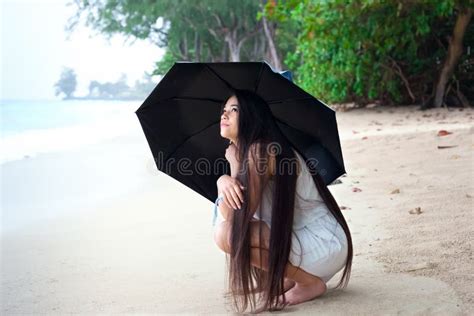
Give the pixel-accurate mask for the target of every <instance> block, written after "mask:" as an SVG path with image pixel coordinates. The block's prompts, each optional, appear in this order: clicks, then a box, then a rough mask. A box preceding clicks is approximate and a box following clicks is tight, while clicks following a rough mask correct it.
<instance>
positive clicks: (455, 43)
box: [433, 8, 472, 108]
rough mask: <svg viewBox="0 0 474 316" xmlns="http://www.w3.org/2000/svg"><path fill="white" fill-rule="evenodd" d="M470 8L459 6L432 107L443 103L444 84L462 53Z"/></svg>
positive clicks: (470, 13)
mask: <svg viewBox="0 0 474 316" xmlns="http://www.w3.org/2000/svg"><path fill="white" fill-rule="evenodd" d="M471 16H472V10H471V8H463V9H462V8H460V9H459V14H458V17H457V19H456V24H455V25H454V30H453V35H452V37H451V38H450V39H449V47H448V55H447V56H446V60H445V62H444V64H443V68H442V69H441V73H440V75H439V79H438V82H437V84H436V87H435V89H436V90H435V97H434V101H433V106H434V107H437V108H439V107H441V106H442V105H443V103H444V94H445V90H446V84H447V82H448V81H449V79H450V78H451V75H452V74H453V72H454V69H455V67H456V65H457V64H458V61H459V57H461V54H462V50H463V47H462V41H463V38H464V33H465V32H466V28H467V26H468V25H469V21H470V20H471Z"/></svg>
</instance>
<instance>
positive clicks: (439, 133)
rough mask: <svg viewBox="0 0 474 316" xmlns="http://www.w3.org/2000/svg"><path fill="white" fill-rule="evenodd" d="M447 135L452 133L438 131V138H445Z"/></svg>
mask: <svg viewBox="0 0 474 316" xmlns="http://www.w3.org/2000/svg"><path fill="white" fill-rule="evenodd" d="M449 134H452V132H448V131H447V130H445V129H441V130H439V131H438V136H446V135H449Z"/></svg>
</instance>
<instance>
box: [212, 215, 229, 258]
mask: <svg viewBox="0 0 474 316" xmlns="http://www.w3.org/2000/svg"><path fill="white" fill-rule="evenodd" d="M231 229H232V226H231V223H230V222H229V221H222V222H221V223H220V224H219V225H217V227H216V229H215V231H214V241H215V243H216V244H217V246H218V247H219V248H220V249H221V250H222V251H224V252H227V253H229V252H230V230H231Z"/></svg>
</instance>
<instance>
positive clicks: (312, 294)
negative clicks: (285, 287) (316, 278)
mask: <svg viewBox="0 0 474 316" xmlns="http://www.w3.org/2000/svg"><path fill="white" fill-rule="evenodd" d="M326 289H327V287H326V284H325V283H324V282H323V283H311V284H301V283H296V284H295V285H294V286H293V287H292V288H291V289H290V290H289V291H288V292H286V293H285V297H286V302H287V303H288V305H296V304H300V303H303V302H306V301H310V300H312V299H314V298H316V297H318V296H321V295H323V294H324V293H325V292H326ZM278 302H279V305H282V304H283V295H280V297H279V299H278Z"/></svg>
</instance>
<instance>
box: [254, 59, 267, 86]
mask: <svg viewBox="0 0 474 316" xmlns="http://www.w3.org/2000/svg"><path fill="white" fill-rule="evenodd" d="M264 65H265V63H263V62H262V65H261V66H260V70H259V72H258V78H257V81H256V82H255V88H254V89H253V91H254V92H255V93H257V89H258V86H259V84H260V78H262V73H263V66H264Z"/></svg>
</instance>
